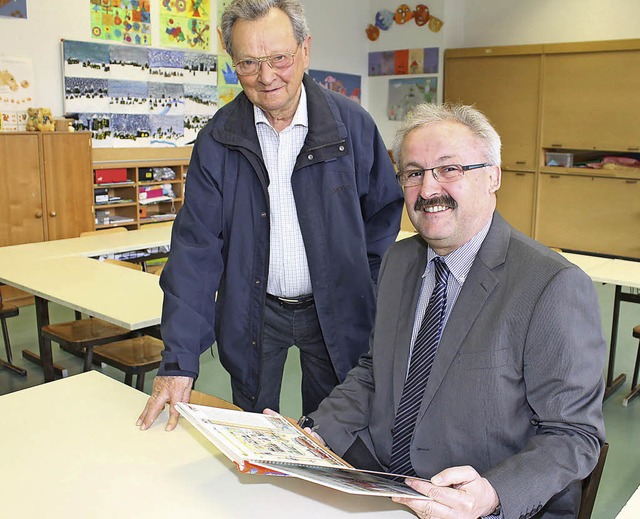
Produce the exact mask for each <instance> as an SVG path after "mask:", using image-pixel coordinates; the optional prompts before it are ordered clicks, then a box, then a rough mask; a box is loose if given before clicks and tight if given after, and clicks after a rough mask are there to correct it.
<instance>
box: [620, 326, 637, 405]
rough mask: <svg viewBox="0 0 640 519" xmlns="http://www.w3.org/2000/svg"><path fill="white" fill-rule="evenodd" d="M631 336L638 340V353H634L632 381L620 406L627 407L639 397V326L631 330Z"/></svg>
mask: <svg viewBox="0 0 640 519" xmlns="http://www.w3.org/2000/svg"><path fill="white" fill-rule="evenodd" d="M633 336H634V337H635V338H636V339H638V352H637V353H636V367H635V368H634V369H633V380H632V381H631V391H630V392H629V394H628V395H627V396H625V397H624V400H622V405H623V406H625V407H627V406H628V405H629V402H631V400H633V399H634V398H635V397H637V396H638V395H640V386H638V371H640V324H639V325H638V326H636V327H635V328H634V329H633Z"/></svg>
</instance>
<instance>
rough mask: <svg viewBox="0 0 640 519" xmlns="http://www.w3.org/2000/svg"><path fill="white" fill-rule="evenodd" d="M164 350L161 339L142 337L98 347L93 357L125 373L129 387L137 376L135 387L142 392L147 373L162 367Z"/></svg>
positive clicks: (125, 381) (94, 349) (125, 379)
mask: <svg viewBox="0 0 640 519" xmlns="http://www.w3.org/2000/svg"><path fill="white" fill-rule="evenodd" d="M163 349H164V344H163V343H162V341H161V340H160V339H156V338H155V337H151V336H150V335H142V336H140V337H132V338H130V339H125V340H123V341H116V342H110V343H108V344H103V345H102V346H96V347H95V348H93V357H94V359H95V361H96V362H99V363H102V364H106V365H107V366H112V367H114V368H116V369H119V370H122V371H124V373H125V377H124V383H125V384H127V385H129V386H133V376H134V375H136V385H135V387H136V389H139V390H140V391H142V390H143V389H144V376H145V374H146V373H147V371H151V370H154V369H158V368H159V367H160V361H161V360H162V350H163Z"/></svg>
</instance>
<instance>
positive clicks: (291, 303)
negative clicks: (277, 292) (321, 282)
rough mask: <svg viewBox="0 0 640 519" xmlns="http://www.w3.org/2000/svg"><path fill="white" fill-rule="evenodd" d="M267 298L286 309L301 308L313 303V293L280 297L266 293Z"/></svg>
mask: <svg viewBox="0 0 640 519" xmlns="http://www.w3.org/2000/svg"><path fill="white" fill-rule="evenodd" d="M267 299H271V300H272V301H276V302H277V303H278V304H279V305H280V306H281V307H282V308H286V309H287V310H302V309H303V308H307V307H309V306H311V305H312V304H313V294H309V295H306V296H298V297H280V296H274V295H271V294H267Z"/></svg>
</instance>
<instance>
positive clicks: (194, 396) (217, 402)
mask: <svg viewBox="0 0 640 519" xmlns="http://www.w3.org/2000/svg"><path fill="white" fill-rule="evenodd" d="M189 403H191V404H196V405H207V406H209V407H221V408H222V409H233V410H235V411H242V409H240V408H239V407H238V406H236V405H234V404H232V403H231V402H227V401H226V400H223V399H222V398H218V397H217V396H213V395H208V394H207V393H201V392H200V391H195V390H193V391H191V397H190V398H189Z"/></svg>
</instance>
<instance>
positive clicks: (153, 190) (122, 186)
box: [93, 147, 192, 230]
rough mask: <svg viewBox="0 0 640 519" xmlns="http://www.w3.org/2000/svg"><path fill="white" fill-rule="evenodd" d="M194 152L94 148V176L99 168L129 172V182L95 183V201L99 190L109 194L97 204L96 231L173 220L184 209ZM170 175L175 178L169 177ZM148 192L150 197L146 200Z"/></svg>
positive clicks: (182, 150)
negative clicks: (188, 172)
mask: <svg viewBox="0 0 640 519" xmlns="http://www.w3.org/2000/svg"><path fill="white" fill-rule="evenodd" d="M191 151H192V147H182V148H94V150H93V171H94V175H95V171H96V170H98V169H126V181H122V182H112V183H106V184H96V183H94V184H93V188H94V199H95V194H96V191H97V190H105V189H106V194H107V195H108V201H107V202H102V203H94V215H95V217H96V220H95V229H105V228H108V227H126V228H127V229H131V230H133V229H138V228H140V226H141V225H146V224H153V223H159V222H166V221H171V220H173V219H174V218H175V216H176V214H177V212H178V210H179V209H180V207H182V202H183V197H184V185H185V180H186V177H187V169H188V166H189V160H190V157H191ZM154 172H155V173H156V176H155V177H153V173H154ZM161 173H164V176H159V174H161ZM167 173H169V174H170V175H171V176H173V178H166V176H167ZM150 175H151V176H152V178H151V179H150V178H149V176H150ZM146 192H148V196H149V197H150V198H145V196H147V194H146ZM98 193H99V194H102V193H103V192H102V191H98ZM142 193H145V194H142ZM141 194H142V196H141ZM105 211H107V212H108V215H106V214H105V213H104V212H105ZM107 218H108V220H107Z"/></svg>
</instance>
